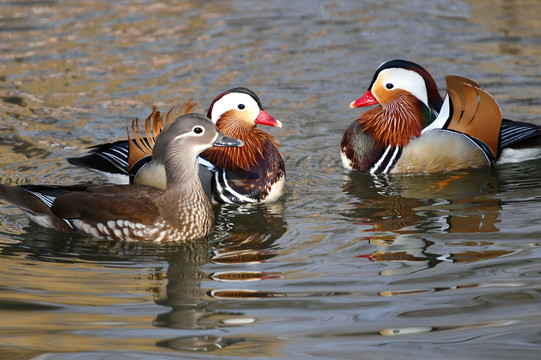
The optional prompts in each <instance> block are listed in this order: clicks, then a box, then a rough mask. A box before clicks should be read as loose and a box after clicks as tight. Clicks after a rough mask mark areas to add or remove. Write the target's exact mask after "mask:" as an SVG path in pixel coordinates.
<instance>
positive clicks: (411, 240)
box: [343, 169, 509, 275]
mask: <svg viewBox="0 0 541 360" xmlns="http://www.w3.org/2000/svg"><path fill="white" fill-rule="evenodd" d="M345 176H346V181H345V182H344V186H343V190H344V192H345V193H347V194H349V195H353V196H354V197H356V198H357V199H359V201H358V202H355V204H354V207H353V208H352V209H349V210H348V213H347V216H348V217H351V218H352V220H353V221H354V222H355V223H358V224H360V225H370V228H368V229H366V230H363V232H365V233H366V234H367V235H366V236H363V237H361V240H366V241H368V242H370V243H371V244H373V245H375V246H376V247H377V249H376V250H375V251H373V252H371V253H369V254H359V255H357V257H359V258H367V259H369V260H370V261H380V262H391V261H392V262H399V263H401V265H402V266H401V267H399V268H394V269H392V270H384V271H383V272H382V275H398V274H409V273H413V272H416V271H420V270H424V269H427V268H432V267H434V266H436V265H437V264H439V263H442V262H465V261H467V262H473V261H479V260H486V259H489V258H494V257H499V256H503V255H506V254H508V253H509V251H507V250H494V249H489V246H487V245H491V244H492V243H491V242H477V241H470V242H468V241H464V242H463V244H462V245H464V246H466V247H473V249H472V250H464V251H460V252H456V253H438V252H437V251H434V250H432V251H431V250H430V248H431V247H433V245H434V241H431V240H430V234H434V233H441V232H445V233H456V234H475V233H494V232H498V231H499V229H498V226H497V225H498V223H499V222H500V220H499V215H500V211H501V210H502V207H501V200H500V199H499V198H498V196H496V195H497V194H498V193H499V191H500V190H499V186H498V177H497V175H496V170H494V169H474V170H468V171H464V172H453V173H449V174H434V175H406V176H378V177H374V176H371V175H366V174H360V173H348V174H346V175H345ZM367 189H371V190H374V191H367ZM367 194H369V195H367Z"/></svg>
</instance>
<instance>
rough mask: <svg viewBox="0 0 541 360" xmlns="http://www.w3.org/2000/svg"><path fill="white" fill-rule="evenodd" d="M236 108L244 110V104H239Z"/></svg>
mask: <svg viewBox="0 0 541 360" xmlns="http://www.w3.org/2000/svg"><path fill="white" fill-rule="evenodd" d="M237 107H238V108H239V110H244V108H245V107H246V106H244V104H239V105H238V106H237Z"/></svg>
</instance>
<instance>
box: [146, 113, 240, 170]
mask: <svg viewBox="0 0 541 360" xmlns="http://www.w3.org/2000/svg"><path fill="white" fill-rule="evenodd" d="M213 146H216V147H241V146H243V142H242V141H240V140H237V139H233V138H231V137H227V136H225V135H224V134H223V133H221V132H220V131H219V130H218V129H217V127H216V125H214V124H213V123H212V122H211V121H209V119H208V118H206V117H204V116H202V115H199V114H188V115H183V116H180V117H178V118H177V119H176V120H175V121H174V122H173V123H171V124H170V125H168V126H167V127H166V128H165V129H163V131H162V132H161V133H160V134H159V135H158V137H157V138H156V143H155V144H154V149H153V151H152V158H153V160H155V161H157V162H158V163H162V164H164V165H165V171H166V174H167V176H168V178H169V176H170V175H173V176H176V175H179V174H182V173H183V172H186V169H187V168H188V167H193V168H195V169H197V157H198V156H199V154H201V153H202V152H203V151H205V150H207V149H209V148H211V147H213ZM196 171H197V170H196Z"/></svg>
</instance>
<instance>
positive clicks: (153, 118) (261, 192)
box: [68, 87, 286, 204]
mask: <svg viewBox="0 0 541 360" xmlns="http://www.w3.org/2000/svg"><path fill="white" fill-rule="evenodd" d="M194 106H195V104H194V103H191V102H188V103H186V104H183V105H182V106H180V107H175V108H173V109H171V110H170V111H169V113H167V114H166V115H165V117H164V118H165V119H164V120H165V121H166V122H167V121H168V119H169V118H171V117H173V118H174V116H175V115H178V114H179V113H185V112H189V111H191V109H192V108H193V107H194ZM208 117H209V118H210V119H211V120H212V122H214V123H215V124H216V126H217V127H218V129H219V130H220V131H222V132H223V133H224V134H225V135H227V136H229V137H233V138H236V139H240V140H242V141H243V142H244V146H243V147H242V148H227V149H226V148H220V149H218V148H212V149H209V150H207V151H205V152H204V153H203V154H201V156H200V157H199V161H200V165H201V171H200V177H201V181H202V183H203V186H204V188H205V191H206V193H207V195H208V196H209V198H211V200H212V201H213V202H216V203H236V204H246V203H259V202H273V201H276V200H278V198H279V197H280V196H281V195H282V193H283V190H284V184H285V177H286V173H285V166H284V160H283V158H282V155H281V154H280V152H279V150H278V147H279V145H278V142H277V141H276V139H275V138H274V137H273V136H272V135H271V134H269V133H267V132H265V131H263V130H261V129H259V128H258V127H257V125H258V124H260V125H268V126H274V127H282V123H281V122H280V121H278V120H276V119H274V118H273V117H272V116H271V115H269V113H268V112H266V111H265V110H264V109H263V106H262V104H261V101H260V100H259V97H258V96H257V95H256V94H255V93H254V92H253V91H251V90H249V89H247V88H243V87H238V88H234V89H231V90H228V91H226V92H224V93H222V94H220V95H218V96H217V97H216V98H215V99H214V100H213V101H212V103H211V105H210V107H209V110H208ZM152 123H153V124H154V125H150V124H152ZM135 127H137V126H135ZM162 127H163V125H162V116H161V114H160V113H159V112H158V111H156V109H155V108H154V110H153V111H152V114H151V115H150V116H149V117H148V118H147V121H146V126H145V128H146V129H150V128H153V130H154V131H155V132H159V131H160V129H161V128H162ZM146 143H147V144H148V148H146V149H145V150H144V151H142V152H141V151H139V150H138V149H139V148H141V146H140V145H141V144H139V145H138V146H135V142H133V141H128V140H124V141H117V142H115V143H111V144H103V145H97V146H94V147H93V148H92V150H91V151H90V152H89V153H88V154H87V155H84V156H82V157H78V158H69V159H68V161H69V162H70V163H71V164H73V165H78V166H83V167H87V168H90V169H93V170H98V171H101V172H105V173H108V174H116V175H121V176H123V177H124V178H125V179H126V180H125V182H127V178H128V176H129V178H130V180H129V181H130V182H132V183H142V184H147V185H152V186H156V187H160V188H163V186H164V180H165V177H164V175H163V174H164V172H163V167H161V166H155V165H154V164H153V162H152V161H151V158H150V152H151V148H152V144H151V143H148V142H146ZM142 145H144V144H142ZM143 147H144V146H143ZM115 182H116V181H115Z"/></svg>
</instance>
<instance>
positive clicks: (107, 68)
mask: <svg viewBox="0 0 541 360" xmlns="http://www.w3.org/2000/svg"><path fill="white" fill-rule="evenodd" d="M539 13H541V4H539V3H538V2H536V1H520V2H519V1H504V0H497V1H454V2H449V1H432V2H430V3H429V4H427V2H424V1H406V2H404V1H394V0H391V1H363V2H358V1H353V0H351V1H282V0H279V1H272V2H265V3H264V2H253V1H242V0H234V1H227V2H219V1H207V2H200V1H160V2H155V1H147V0H141V1H131V0H123V1H115V2H110V1H105V0H104V1H92V2H90V1H82V0H77V1H76V0H67V1H45V0H42V1H39V0H38V1H2V2H0V110H1V111H0V154H1V156H0V167H1V169H2V171H1V172H0V181H1V182H2V183H10V184H25V183H50V184H69V183H73V182H89V181H90V182H103V181H105V180H104V179H102V178H100V177H99V176H98V175H96V174H93V173H89V172H87V171H85V170H83V169H75V168H73V167H72V166H70V165H69V164H67V163H66V161H65V160H64V159H65V158H66V157H68V156H75V155H77V154H80V153H83V152H84V151H85V148H86V147H87V146H90V145H93V144H97V143H102V142H109V141H113V140H117V139H122V138H124V136H125V127H126V126H127V125H129V124H130V122H131V120H132V119H134V118H135V117H139V118H144V117H146V116H147V115H148V113H149V112H150V110H151V108H152V106H154V105H156V106H158V108H159V109H160V110H164V111H166V110H168V109H169V108H170V107H171V106H173V105H175V104H177V103H179V102H183V101H186V100H187V99H189V98H192V97H193V98H194V99H195V101H197V102H199V103H200V104H201V105H200V108H199V111H200V112H206V108H207V107H208V105H209V104H210V102H211V100H212V99H213V98H214V96H216V95H217V94H219V93H221V92H223V91H225V90H227V89H229V88H232V87H235V86H246V87H249V88H251V89H252V90H254V91H256V92H257V93H258V95H259V96H260V98H261V100H262V101H263V104H264V105H265V107H266V110H267V111H268V112H269V113H270V114H271V115H273V116H274V117H276V118H278V119H280V120H281V121H282V122H283V124H284V127H283V128H282V129H274V128H272V129H265V130H267V131H269V132H271V133H272V134H273V135H275V136H276V137H277V138H278V139H279V141H280V143H281V145H282V148H281V151H282V154H283V155H284V157H285V161H286V168H287V176H288V178H287V181H288V185H287V187H288V188H287V194H286V195H285V196H284V198H283V199H282V200H281V201H280V202H278V203H276V204H272V205H261V206H241V207H239V206H223V207H216V208H215V211H216V214H217V230H216V232H215V233H213V234H211V235H209V236H208V237H207V238H205V239H202V240H200V241H196V242H193V243H189V244H179V245H169V246H156V245H148V244H124V243H117V242H107V241H98V240H95V239H92V238H88V237H85V236H81V235H67V234H62V233H58V232H55V231H51V230H46V229H44V228H41V227H39V226H38V225H35V224H32V223H29V222H28V221H27V220H26V218H25V217H24V215H23V214H22V213H21V212H20V211H19V210H17V209H16V208H14V207H12V206H10V205H8V204H5V203H2V204H0V223H1V225H0V247H1V250H0V261H1V263H2V265H3V266H2V271H0V319H2V321H1V325H0V353H1V354H2V357H3V358H6V359H8V358H9V359H96V358H98V359H99V358H101V359H105V358H125V359H138V358H162V359H179V358H180V359H199V358H205V359H206V358H208V359H217V358H219V359H227V358H237V357H253V358H260V359H271V358H299V359H306V358H325V359H389V358H394V359H412V358H413V359H422V358H436V359H455V358H457V357H462V358H467V359H513V358H522V359H535V358H537V357H538V353H539V351H540V350H541V332H540V330H539V329H540V324H541V318H540V315H539V313H540V309H541V308H540V305H539V304H540V299H541V294H540V290H541V276H540V271H541V265H540V264H541V261H540V260H541V259H540V258H541V250H540V248H539V246H540V239H541V211H540V210H539V209H540V204H541V186H540V184H541V161H531V162H527V163H522V164H510V165H505V166H501V167H496V168H493V169H477V170H471V171H461V172H455V173H451V174H440V175H430V176H427V175H417V176H388V177H383V176H382V177H372V176H368V175H364V174H358V173H351V172H348V171H345V170H343V169H342V168H341V165H340V157H339V143H340V139H341V136H342V134H343V132H344V131H345V129H346V128H347V126H348V125H349V123H350V122H351V121H352V119H353V118H355V116H357V115H358V114H359V111H358V110H351V109H349V108H348V104H349V102H350V101H352V100H354V99H356V98H357V97H359V96H360V95H361V94H362V93H363V92H364V91H365V90H366V88H367V87H368V85H369V82H370V80H371V78H372V74H373V72H374V71H375V69H376V68H377V66H378V65H379V64H380V63H381V62H383V61H385V60H389V59H393V58H404V59H409V60H412V61H416V62H418V63H420V64H422V65H423V66H425V67H427V68H428V69H429V71H430V72H431V73H432V74H433V76H434V77H435V79H436V80H437V82H438V84H439V85H440V89H441V91H442V92H443V91H444V88H445V80H444V77H445V75H447V74H459V75H463V76H467V77H470V78H472V79H474V80H475V81H477V82H479V83H480V84H482V85H483V86H484V87H485V89H486V90H487V91H489V92H490V93H491V94H493V95H494V97H495V98H496V99H497V101H498V102H499V104H500V105H501V107H502V109H503V112H504V116H506V117H508V118H512V119H516V120H521V121H529V122H534V123H537V124H541V120H540V119H539V114H540V113H541V101H540V100H539V99H541V70H540V67H539V63H540V61H541V20H539V16H538V14H539Z"/></svg>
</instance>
